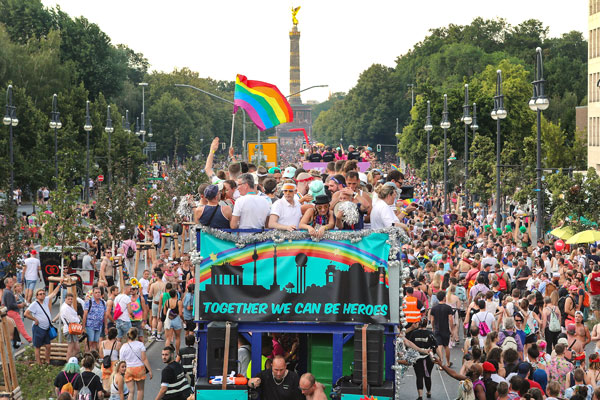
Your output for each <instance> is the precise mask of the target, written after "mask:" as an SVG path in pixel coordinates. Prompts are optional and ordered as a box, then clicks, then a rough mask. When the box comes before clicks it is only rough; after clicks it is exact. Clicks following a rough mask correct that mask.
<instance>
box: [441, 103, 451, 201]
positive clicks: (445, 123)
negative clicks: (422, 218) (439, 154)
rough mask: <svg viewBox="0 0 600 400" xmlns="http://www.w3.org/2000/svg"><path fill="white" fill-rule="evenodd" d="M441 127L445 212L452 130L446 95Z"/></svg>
mask: <svg viewBox="0 0 600 400" xmlns="http://www.w3.org/2000/svg"><path fill="white" fill-rule="evenodd" d="M440 127H441V128H442V129H443V130H444V159H443V161H444V211H445V212H447V211H448V182H447V179H448V154H447V148H446V142H447V139H446V138H447V133H448V128H450V121H448V95H447V94H444V111H443V112H442V122H441V123H440Z"/></svg>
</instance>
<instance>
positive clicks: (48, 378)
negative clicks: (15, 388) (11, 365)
mask: <svg viewBox="0 0 600 400" xmlns="http://www.w3.org/2000/svg"><path fill="white" fill-rule="evenodd" d="M16 367H17V378H18V380H19V386H21V393H23V399H25V400H39V399H47V398H49V397H54V398H56V394H55V392H54V379H55V378H56V376H57V375H58V373H59V372H60V371H61V370H62V367H55V366H52V365H50V366H48V365H37V364H35V362H31V361H17V362H16Z"/></svg>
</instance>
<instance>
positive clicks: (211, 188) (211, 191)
mask: <svg viewBox="0 0 600 400" xmlns="http://www.w3.org/2000/svg"><path fill="white" fill-rule="evenodd" d="M218 194H219V187H218V186H217V185H208V186H207V187H206V189H204V197H206V198H207V199H208V200H212V199H214V198H215V197H217V195H218Z"/></svg>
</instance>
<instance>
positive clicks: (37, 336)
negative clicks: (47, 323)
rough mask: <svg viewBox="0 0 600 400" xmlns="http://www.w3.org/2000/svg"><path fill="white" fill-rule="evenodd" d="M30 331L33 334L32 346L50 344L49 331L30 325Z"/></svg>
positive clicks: (37, 346) (38, 346)
mask: <svg viewBox="0 0 600 400" xmlns="http://www.w3.org/2000/svg"><path fill="white" fill-rule="evenodd" d="M31 331H32V332H31V333H32V336H33V347H36V348H40V347H42V346H45V345H47V344H50V333H49V330H46V329H42V328H40V327H39V326H37V325H35V324H33V325H31Z"/></svg>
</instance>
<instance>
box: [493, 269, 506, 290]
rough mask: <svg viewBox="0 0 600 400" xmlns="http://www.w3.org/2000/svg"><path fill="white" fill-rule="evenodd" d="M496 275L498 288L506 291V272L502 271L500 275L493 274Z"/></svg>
mask: <svg viewBox="0 0 600 400" xmlns="http://www.w3.org/2000/svg"><path fill="white" fill-rule="evenodd" d="M495 275H496V280H497V281H498V284H499V285H500V287H499V289H500V291H507V290H508V285H507V283H506V278H505V277H504V276H505V275H506V272H504V271H502V273H501V274H500V275H498V274H495Z"/></svg>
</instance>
